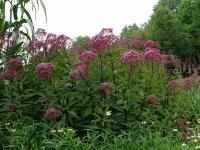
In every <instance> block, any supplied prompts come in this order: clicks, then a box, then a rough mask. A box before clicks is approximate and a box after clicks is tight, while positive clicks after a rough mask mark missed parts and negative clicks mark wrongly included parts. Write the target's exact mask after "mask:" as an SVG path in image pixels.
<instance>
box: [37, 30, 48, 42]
mask: <svg viewBox="0 0 200 150" xmlns="http://www.w3.org/2000/svg"><path fill="white" fill-rule="evenodd" d="M46 35H47V32H46V31H45V30H44V29H41V28H39V29H37V31H36V32H35V37H36V39H38V40H40V41H41V40H42V41H43V40H44V39H45V38H46Z"/></svg>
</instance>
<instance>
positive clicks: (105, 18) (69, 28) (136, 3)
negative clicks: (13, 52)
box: [35, 0, 158, 38]
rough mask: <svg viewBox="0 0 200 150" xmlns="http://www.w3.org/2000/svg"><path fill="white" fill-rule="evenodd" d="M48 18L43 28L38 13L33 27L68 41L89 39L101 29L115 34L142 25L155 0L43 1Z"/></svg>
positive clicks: (41, 17) (42, 22)
mask: <svg viewBox="0 0 200 150" xmlns="http://www.w3.org/2000/svg"><path fill="white" fill-rule="evenodd" d="M43 1H44V3H45V5H46V9H47V15H48V22H47V25H46V24H45V17H44V13H43V12H42V11H39V12H38V15H37V18H36V23H35V26H36V28H39V27H41V28H44V29H46V30H47V31H48V32H51V33H55V34H65V35H67V36H70V37H71V38H74V37H77V36H79V35H81V36H84V35H89V36H93V35H95V34H97V33H99V31H100V30H101V29H102V28H113V29H114V33H115V34H117V35H119V33H120V31H121V29H122V28H123V27H124V26H125V25H130V24H133V23H136V24H138V25H140V24H143V23H144V22H146V21H147V20H148V19H149V17H150V15H151V14H152V11H153V6H154V5H155V4H156V3H157V2H158V0H56V1H55V0H43Z"/></svg>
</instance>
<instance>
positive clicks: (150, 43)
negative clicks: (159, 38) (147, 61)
mask: <svg viewBox="0 0 200 150" xmlns="http://www.w3.org/2000/svg"><path fill="white" fill-rule="evenodd" d="M159 46H160V44H159V42H155V41H146V42H145V44H144V47H145V48H147V47H150V48H157V47H159Z"/></svg>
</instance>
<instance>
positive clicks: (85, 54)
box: [79, 51, 96, 64]
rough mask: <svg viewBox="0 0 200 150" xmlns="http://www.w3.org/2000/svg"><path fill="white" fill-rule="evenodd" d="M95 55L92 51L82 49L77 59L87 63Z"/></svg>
mask: <svg viewBox="0 0 200 150" xmlns="http://www.w3.org/2000/svg"><path fill="white" fill-rule="evenodd" d="M95 57H96V53H94V52H93V51H82V52H81V54H80V56H79V59H80V60H81V62H83V63H84V64H89V63H90V62H91V61H92V60H93V59H94V58H95Z"/></svg>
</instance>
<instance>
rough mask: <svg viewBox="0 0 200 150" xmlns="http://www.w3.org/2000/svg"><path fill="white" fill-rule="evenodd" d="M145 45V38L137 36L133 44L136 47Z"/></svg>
mask: <svg viewBox="0 0 200 150" xmlns="http://www.w3.org/2000/svg"><path fill="white" fill-rule="evenodd" d="M143 45H144V39H143V38H141V37H138V38H135V39H134V40H133V46H134V47H137V48H139V47H142V46H143Z"/></svg>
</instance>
